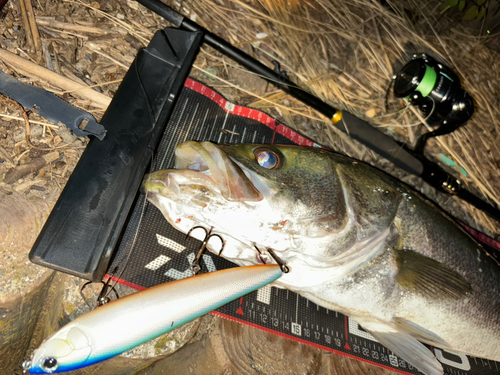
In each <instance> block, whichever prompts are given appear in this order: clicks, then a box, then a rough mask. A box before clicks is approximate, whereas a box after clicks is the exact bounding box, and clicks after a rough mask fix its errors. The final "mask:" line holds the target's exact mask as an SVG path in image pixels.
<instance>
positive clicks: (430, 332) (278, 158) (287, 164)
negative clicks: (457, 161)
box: [143, 141, 500, 375]
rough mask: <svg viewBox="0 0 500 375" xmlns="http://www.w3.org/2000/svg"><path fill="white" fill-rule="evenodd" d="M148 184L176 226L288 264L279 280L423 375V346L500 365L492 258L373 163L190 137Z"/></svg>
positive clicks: (242, 253)
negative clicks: (201, 229) (206, 231)
mask: <svg viewBox="0 0 500 375" xmlns="http://www.w3.org/2000/svg"><path fill="white" fill-rule="evenodd" d="M143 190H144V191H145V193H146V196H147V199H148V200H149V202H151V203H152V204H153V205H154V206H156V207H157V208H158V209H159V210H160V211H161V212H162V214H163V216H164V217H165V218H166V219H167V220H168V222H169V223H170V224H171V225H173V226H174V227H175V228H176V229H178V230H180V231H182V232H184V233H188V231H189V229H190V228H192V227H193V226H199V225H204V226H206V227H211V228H213V232H214V233H215V232H216V233H218V234H220V235H221V236H223V237H224V238H225V241H226V245H225V248H224V251H223V252H222V254H221V255H222V256H223V257H224V258H226V259H228V260H229V261H231V262H233V263H235V264H237V265H240V266H247V265H251V264H260V263H274V260H273V259H275V258H276V257H272V253H274V254H275V255H276V256H277V257H278V259H281V260H282V261H283V262H285V263H286V265H287V266H288V268H289V270H290V272H288V273H286V274H284V275H283V277H281V278H280V279H279V280H277V281H276V282H275V283H274V284H273V285H274V286H277V287H280V288H286V289H289V290H291V291H293V292H296V293H298V294H299V295H301V296H303V297H305V298H307V299H309V300H310V301H312V302H313V303H316V304H317V305H319V306H322V307H325V308H327V309H331V310H334V311H337V312H340V313H342V314H345V315H348V316H350V317H351V318H352V319H353V320H355V321H356V322H357V323H359V324H360V325H361V326H362V327H363V328H364V329H365V330H366V331H368V332H369V333H370V334H371V335H372V336H373V337H374V338H375V339H376V340H377V341H379V342H380V343H381V344H382V345H384V346H386V347H387V348H388V349H389V350H390V351H392V352H393V353H394V354H395V355H397V356H399V357H400V358H402V359H403V360H405V361H407V362H408V363H410V364H411V365H413V366H414V367H416V368H417V369H419V370H420V371H421V372H423V373H424V374H428V375H438V374H443V367H442V365H441V363H440V362H439V361H438V360H437V358H436V357H435V355H434V354H433V352H432V351H431V350H430V349H429V348H428V347H426V346H425V345H424V344H423V343H425V344H428V345H431V346H435V347H438V348H442V349H444V350H448V351H451V352H454V353H465V354H468V355H471V356H477V357H482V358H487V359H491V360H495V361H499V360H500V267H499V266H498V264H497V263H496V262H495V261H494V260H493V259H492V258H491V257H490V256H489V255H488V254H487V253H486V252H485V250H484V249H483V248H482V247H481V245H479V244H478V243H477V242H476V241H475V240H474V239H472V238H471V237H470V236H469V235H468V234H467V233H466V232H465V231H464V230H463V229H462V228H461V227H459V226H458V225H457V224H456V223H455V222H454V221H453V220H452V219H451V218H450V217H449V216H447V215H446V214H444V213H443V212H442V210H440V209H439V208H437V207H436V206H435V205H433V204H432V203H430V202H429V201H428V200H426V199H425V198H423V197H422V196H421V195H420V194H418V193H417V192H415V191H414V190H413V189H412V188H410V187H409V186H407V185H406V184H404V183H402V182H400V181H399V180H397V179H395V178H393V177H391V176H389V175H388V174H386V173H384V172H382V171H380V170H378V169H376V168H374V167H372V166H370V165H368V164H365V163H362V162H360V161H357V160H354V159H351V158H348V157H346V156H343V155H340V154H337V153H333V152H330V151H327V150H324V149H321V148H315V147H301V146H280V145H255V144H226V145H223V144H220V145H217V144H214V143H210V142H196V141H187V142H184V143H181V144H179V145H178V146H177V147H176V150H175V168H174V169H168V170H159V171H155V172H152V173H150V174H148V175H147V176H146V177H145V179H144V181H143ZM208 249H209V250H210V251H214V252H216V251H218V249H213V248H211V247H210V245H209V246H208ZM268 249H270V250H272V252H271V251H269V250H268ZM266 258H267V259H266Z"/></svg>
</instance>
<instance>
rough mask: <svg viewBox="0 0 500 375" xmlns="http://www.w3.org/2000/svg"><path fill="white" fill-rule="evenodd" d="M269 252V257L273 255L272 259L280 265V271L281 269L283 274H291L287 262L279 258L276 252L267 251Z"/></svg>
mask: <svg viewBox="0 0 500 375" xmlns="http://www.w3.org/2000/svg"><path fill="white" fill-rule="evenodd" d="M267 252H268V253H269V255H271V257H272V258H273V259H274V261H275V262H276V263H278V265H279V266H280V269H281V272H283V273H288V272H290V268H289V267H288V266H287V265H286V263H285V262H283V260H282V259H281V258H280V257H279V256H277V255H276V254H275V253H274V251H273V250H272V249H269V248H268V249H267Z"/></svg>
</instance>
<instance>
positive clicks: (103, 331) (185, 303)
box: [23, 265, 282, 374]
mask: <svg viewBox="0 0 500 375" xmlns="http://www.w3.org/2000/svg"><path fill="white" fill-rule="evenodd" d="M281 275H282V273H281V270H280V267H279V266H278V265H258V266H248V267H236V268H230V269H226V270H221V271H215V272H210V273H206V274H202V275H198V276H193V277H189V278H186V279H182V280H177V281H172V282H169V283H166V284H162V285H158V286H155V287H152V288H149V289H146V290H143V291H141V292H137V293H134V294H131V295H129V296H126V297H124V298H120V299H118V300H115V301H113V302H110V303H108V304H105V305H103V306H100V307H98V308H96V309H95V310H92V311H90V312H88V313H86V314H84V315H82V316H80V317H78V318H76V319H75V320H73V321H71V322H70V323H68V324H67V325H65V326H64V327H63V328H61V329H60V330H59V331H57V332H56V333H55V334H54V335H52V336H51V337H49V338H48V339H46V340H45V341H44V342H43V343H42V345H41V346H40V347H39V348H38V349H37V350H36V351H35V352H34V353H33V355H32V358H31V361H26V362H25V363H23V368H24V370H25V371H29V373H30V374H52V373H59V372H65V371H71V370H76V369H79V368H82V367H86V366H90V365H92V364H95V363H98V362H101V361H104V360H106V359H109V358H111V357H114V356H116V355H118V354H121V353H123V352H125V351H127V350H130V349H132V348H134V347H136V346H138V345H140V344H143V343H145V342H147V341H150V340H152V339H154V338H156V337H158V336H160V335H162V334H164V333H167V332H169V331H171V330H173V329H174V328H177V327H179V326H181V325H183V324H185V323H188V322H189V321H191V320H194V319H196V318H198V317H200V316H202V315H204V314H207V313H208V312H210V311H212V310H214V309H216V308H218V307H220V306H222V305H224V304H226V303H228V302H230V301H232V300H234V299H237V298H239V297H241V296H243V295H245V294H248V293H250V292H252V291H254V290H257V289H258V288H260V287H262V286H265V285H267V284H269V283H271V282H273V281H275V280H276V279H278V278H279V277H280V276H281ZM111 338H112V339H111Z"/></svg>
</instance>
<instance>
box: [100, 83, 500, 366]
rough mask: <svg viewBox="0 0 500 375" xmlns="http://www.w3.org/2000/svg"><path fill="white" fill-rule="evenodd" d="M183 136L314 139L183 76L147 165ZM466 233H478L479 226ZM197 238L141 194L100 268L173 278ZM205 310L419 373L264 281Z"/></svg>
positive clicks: (209, 258)
mask: <svg viewBox="0 0 500 375" xmlns="http://www.w3.org/2000/svg"><path fill="white" fill-rule="evenodd" d="M187 140H196V141H212V142H215V143H259V144H298V145H304V146H315V147H319V145H318V144H316V143H314V142H313V141H311V140H310V139H308V138H306V137H304V136H302V135H300V134H298V133H296V132H294V131H293V130H291V129H290V128H288V127H286V126H285V125H283V124H280V123H278V122H276V121H275V120H274V119H273V118H271V117H269V116H268V115H266V114H265V113H263V112H260V111H257V110H255V109H250V108H246V107H241V106H238V105H236V104H233V103H230V102H228V101H227V100H225V99H224V98H223V97H222V96H221V95H219V94H218V93H217V92H215V91H214V90H212V89H210V88H208V87H207V86H204V85H203V84H201V83H199V82H197V81H195V80H193V79H189V78H188V79H187V80H186V82H185V85H184V88H183V89H182V92H181V95H180V97H179V99H178V102H177V103H176V106H175V108H174V111H173V113H172V115H171V117H170V120H169V123H168V125H167V127H166V130H165V133H164V135H163V138H162V140H161V142H160V145H159V148H158V150H157V152H156V155H155V159H154V161H153V167H152V170H153V171H154V170H159V169H169V168H173V167H174V152H175V147H176V146H177V145H178V144H179V143H182V142H184V141H187ZM471 233H472V234H473V235H474V236H475V237H476V238H478V239H481V238H480V236H481V234H480V233H477V232H471ZM482 236H483V237H484V235H482ZM485 238H486V239H487V240H488V243H487V244H485V245H486V247H487V248H488V250H489V251H491V252H498V250H499V249H500V244H498V243H497V242H495V241H493V240H491V239H488V238H487V237H485ZM482 242H483V243H484V242H485V241H484V238H483V240H482ZM200 245H201V242H200V241H198V240H196V239H194V238H188V239H186V238H185V234H183V233H181V232H178V231H177V230H175V229H174V228H173V227H172V226H170V224H168V222H167V220H166V219H165V218H164V217H163V216H162V214H161V213H160V211H159V210H158V209H157V208H156V207H154V206H153V205H152V204H150V203H147V202H145V197H144V195H143V194H141V195H139V196H138V197H137V199H136V203H135V205H134V207H133V209H132V213H131V215H130V217H129V222H128V226H127V228H126V230H125V232H124V235H123V238H122V241H121V243H120V245H119V249H118V251H117V253H116V255H115V258H114V260H113V262H112V264H111V266H110V267H109V268H108V272H110V271H109V270H113V269H114V268H115V267H117V273H116V275H120V282H121V283H123V284H126V285H129V286H131V287H133V288H135V289H138V290H141V289H145V288H149V287H152V286H154V285H158V284H162V283H165V282H169V281H172V280H178V279H181V278H184V277H188V276H191V275H192V273H191V270H190V268H189V267H190V264H191V262H192V261H193V260H194V258H195V256H196V253H197V252H198V249H199V248H200ZM201 265H202V272H206V271H215V270H219V269H224V268H230V267H235V265H234V264H232V263H230V262H228V261H226V260H225V259H223V258H221V257H217V256H214V255H212V254H208V253H207V254H205V255H203V257H202V261H201ZM122 269H124V271H123V273H121V272H122ZM213 314H215V315H218V316H222V317H224V318H227V319H231V320H235V321H238V322H241V323H244V324H248V325H251V326H254V327H257V328H259V329H263V330H265V331H269V332H273V333H275V334H277V335H281V336H285V337H288V338H290V339H292V340H295V341H300V342H302V343H305V344H308V345H312V346H315V347H318V348H321V349H324V350H327V351H330V352H334V353H338V354H341V355H345V356H349V357H353V358H356V359H359V360H362V361H366V362H370V363H373V364H375V365H377V366H380V367H384V368H387V369H390V370H393V371H397V372H400V373H404V374H419V373H420V372H419V371H417V370H416V369H415V368H414V367H413V366H411V365H410V364H408V363H407V362H405V361H403V360H402V359H400V358H398V357H396V356H395V355H394V354H393V353H392V352H390V351H389V350H387V349H386V348H385V347H383V346H382V345H380V344H379V343H378V342H377V341H376V340H375V339H374V338H373V337H372V336H371V335H370V334H368V333H367V332H365V331H364V330H363V329H362V328H361V327H360V326H359V325H358V324H357V323H356V322H355V321H353V320H352V319H350V318H349V317H347V316H345V315H342V314H340V313H337V312H335V311H331V310H327V309H325V308H323V307H320V306H318V305H316V304H314V303H312V302H309V301H308V300H307V299H305V298H303V297H300V296H299V295H297V294H295V293H293V292H290V291H288V290H284V289H278V288H272V287H269V286H266V287H264V288H261V289H259V290H258V291H257V292H254V293H251V294H249V295H247V296H245V297H242V298H240V299H239V300H236V301H233V302H231V303H229V304H227V305H225V306H223V307H221V308H219V309H218V310H216V311H214V312H213ZM432 350H433V352H434V354H435V355H436V357H437V359H438V360H439V361H440V362H441V363H442V364H443V368H444V371H445V374H453V375H461V374H478V375H479V374H500V363H497V362H493V361H488V360H483V359H479V358H472V357H468V356H465V355H463V354H456V353H450V352H448V351H444V350H441V349H438V348H432Z"/></svg>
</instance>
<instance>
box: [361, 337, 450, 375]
mask: <svg viewBox="0 0 500 375" xmlns="http://www.w3.org/2000/svg"><path fill="white" fill-rule="evenodd" d="M368 332H370V334H371V335H372V336H373V337H375V339H377V341H378V342H380V343H381V344H382V345H384V346H385V347H386V348H387V349H389V350H390V351H392V352H393V353H394V354H396V356H398V357H400V358H401V359H403V360H405V361H406V362H408V363H409V364H411V365H412V366H414V367H416V368H417V369H418V370H419V371H421V372H423V373H424V374H426V375H442V374H443V366H442V365H441V363H439V362H438V360H437V359H436V357H435V356H434V354H432V352H431V351H430V350H429V349H427V347H425V346H424V344H422V343H420V342H418V341H417V340H416V339H415V338H413V337H412V336H410V335H409V334H407V333H401V332H377V331H368Z"/></svg>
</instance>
